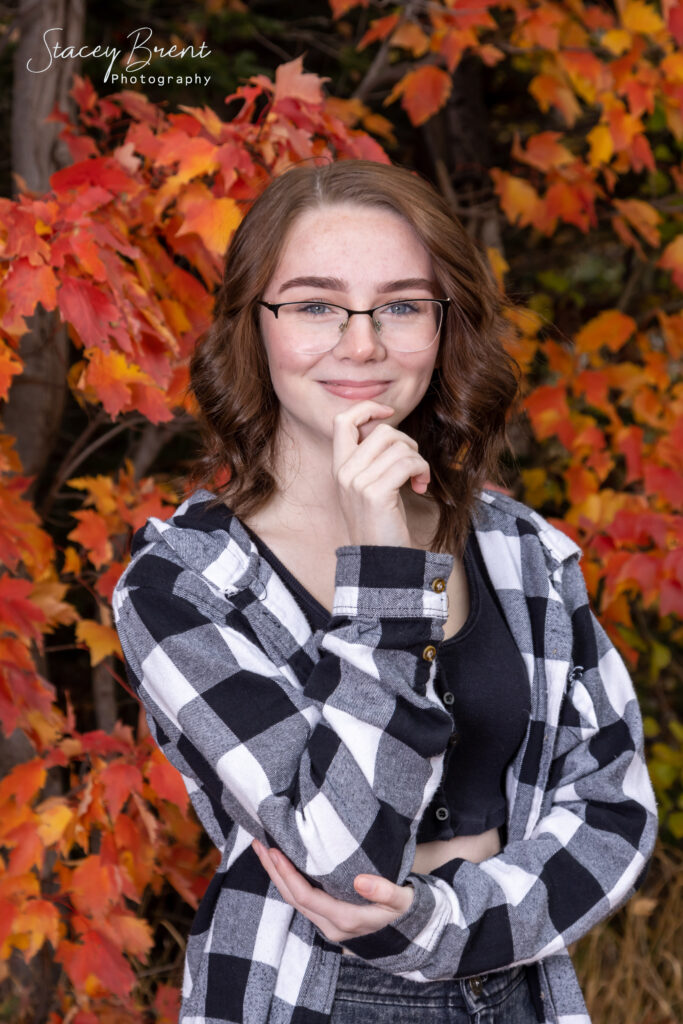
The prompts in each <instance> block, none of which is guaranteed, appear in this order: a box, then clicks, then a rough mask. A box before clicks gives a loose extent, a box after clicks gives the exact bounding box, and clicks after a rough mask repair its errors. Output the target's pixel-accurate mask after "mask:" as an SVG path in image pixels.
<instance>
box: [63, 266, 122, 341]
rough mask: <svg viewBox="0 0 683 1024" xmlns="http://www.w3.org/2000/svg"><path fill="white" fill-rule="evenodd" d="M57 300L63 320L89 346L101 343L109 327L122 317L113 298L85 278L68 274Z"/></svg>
mask: <svg viewBox="0 0 683 1024" xmlns="http://www.w3.org/2000/svg"><path fill="white" fill-rule="evenodd" d="M57 301H58V304H59V312H60V313H61V316H62V320H63V321H64V322H65V323H69V324H71V325H72V326H73V327H75V329H76V330H77V331H78V334H79V336H80V338H81V340H82V341H83V343H84V344H85V345H86V346H90V345H101V344H102V342H103V339H105V338H106V336H107V334H108V333H109V331H108V327H109V326H110V325H116V324H118V322H119V319H120V315H119V311H118V309H117V308H116V306H115V305H114V304H113V302H112V301H111V299H110V298H109V297H108V296H107V295H105V294H104V292H102V291H101V290H100V289H99V288H96V287H95V285H94V284H91V283H90V281H86V280H85V279H84V278H76V277H71V276H69V277H67V279H66V280H63V281H62V284H61V287H60V289H59V292H58V293H57Z"/></svg>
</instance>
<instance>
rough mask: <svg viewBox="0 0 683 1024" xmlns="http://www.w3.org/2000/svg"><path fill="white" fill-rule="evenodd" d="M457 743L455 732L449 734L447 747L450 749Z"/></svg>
mask: <svg viewBox="0 0 683 1024" xmlns="http://www.w3.org/2000/svg"><path fill="white" fill-rule="evenodd" d="M457 742H458V734H457V732H452V733H451V734H450V736H449V737H448V746H449V747H452V746H454V745H455V744H456V743H457Z"/></svg>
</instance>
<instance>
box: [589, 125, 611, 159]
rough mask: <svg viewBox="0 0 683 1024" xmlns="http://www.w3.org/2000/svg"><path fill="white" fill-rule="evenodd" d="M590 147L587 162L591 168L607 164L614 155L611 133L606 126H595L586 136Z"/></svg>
mask: <svg viewBox="0 0 683 1024" xmlns="http://www.w3.org/2000/svg"><path fill="white" fill-rule="evenodd" d="M586 138H587V139H588V142H589V144H590V147H591V151H590V156H589V158H588V159H589V162H590V164H591V167H599V166H600V165H601V164H608V163H609V162H610V160H611V159H612V155H613V153H614V142H613V139H612V133H611V131H610V130H609V128H608V127H607V125H606V124H596V126H595V128H591V130H590V131H589V132H588V135H587V136H586Z"/></svg>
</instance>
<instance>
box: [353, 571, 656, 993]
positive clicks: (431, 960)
mask: <svg viewBox="0 0 683 1024" xmlns="http://www.w3.org/2000/svg"><path fill="white" fill-rule="evenodd" d="M561 595H562V599H563V602H564V604H565V607H566V608H567V611H568V614H569V616H570V619H571V628H572V630H573V650H574V654H573V661H574V668H573V670H572V671H571V672H570V673H569V680H568V689H567V692H566V695H565V698H564V702H563V705H562V708H561V713H560V719H559V727H558V729H557V734H556V736H555V741H554V748H553V760H552V766H551V770H550V777H549V782H548V787H547V792H546V798H545V799H544V801H543V803H542V808H541V813H540V815H539V818H538V820H537V822H536V824H535V826H534V827H533V829H532V830H531V831H530V833H529V834H528V837H527V838H524V839H521V840H519V841H515V842H511V843H509V844H507V845H506V847H505V848H504V849H503V850H502V851H501V853H500V854H498V855H496V856H494V857H491V858H490V859H488V860H486V861H482V862H481V863H478V864H475V863H470V862H469V861H465V860H462V859H455V860H452V861H449V862H448V863H447V864H444V865H443V866H441V867H440V868H438V869H437V870H435V871H433V872H432V873H431V874H429V875H419V874H411V875H409V876H408V881H409V882H410V883H411V884H412V885H413V886H414V888H415V897H414V900H413V904H412V906H411V907H410V908H409V910H408V911H407V912H406V914H404V915H403V916H402V917H400V918H398V919H397V920H396V921H394V922H393V923H392V924H391V925H389V926H387V927H385V928H383V929H381V930H380V931H377V932H373V933H372V934H370V935H366V936H363V937H361V938H357V939H350V940H348V941H346V942H345V945H346V946H347V947H348V948H349V949H351V950H352V952H354V953H356V954H357V955H359V956H361V957H363V958H364V959H365V960H367V961H369V962H371V963H372V964H373V965H374V966H376V967H380V968H382V969H383V970H386V971H388V972H389V973H393V974H399V973H401V974H403V973H406V972H408V973H410V972H414V973H413V974H412V976H414V977H416V978H417V979H419V980H433V979H445V978H452V977H466V976H468V975H473V974H480V973H486V972H488V971H491V970H495V969H497V968H503V967H507V966H509V965H513V964H517V963H529V962H533V961H535V960H540V959H543V958H544V957H547V956H550V955H551V954H553V953H557V952H559V951H561V950H564V949H565V947H566V946H568V945H569V944H570V943H572V942H574V941H576V940H577V939H579V938H580V937H581V936H582V935H584V934H585V933H586V932H587V931H589V929H590V928H592V927H593V926H594V925H595V924H596V923H597V922H599V921H600V920H602V919H603V918H605V917H607V916H608V915H609V914H611V913H612V912H613V911H614V910H616V909H617V908H618V907H619V906H620V905H621V904H622V903H624V902H625V901H626V900H627V899H628V898H629V896H630V895H631V894H632V893H633V892H634V890H635V888H636V887H637V886H638V885H639V884H640V882H641V881H642V878H643V877H644V874H645V869H646V866H647V862H648V860H649V857H650V855H651V853H652V849H653V846H654V842H655V837H656V830H657V817H656V806H655V799H654V794H653V792H652V787H651V784H650V780H649V777H648V773H647V768H646V765H645V760H644V755H643V735H642V723H641V717H640V712H639V708H638V704H637V700H636V696H635V693H634V690H633V687H632V684H631V680H630V678H629V676H628V673H627V671H626V667H625V665H624V663H623V661H622V659H621V658H620V656H619V654H618V653H617V651H616V650H615V648H614V647H613V646H612V644H611V642H610V641H609V639H608V638H607V636H606V634H605V632H604V630H603V629H602V628H601V626H600V625H599V623H598V622H597V620H596V619H595V617H594V616H593V614H592V612H591V611H590V609H589V606H588V598H587V595H586V590H585V584H584V581H583V576H582V573H581V570H580V567H579V565H578V560H577V559H576V557H573V558H571V559H569V560H568V561H567V562H566V563H565V566H564V570H563V576H562V587H561Z"/></svg>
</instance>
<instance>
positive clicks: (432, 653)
mask: <svg viewBox="0 0 683 1024" xmlns="http://www.w3.org/2000/svg"><path fill="white" fill-rule="evenodd" d="M422 657H423V658H424V660H425V661H434V658H435V657H436V647H435V646H434V644H427V646H426V647H425V649H424V651H423V652H422Z"/></svg>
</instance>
